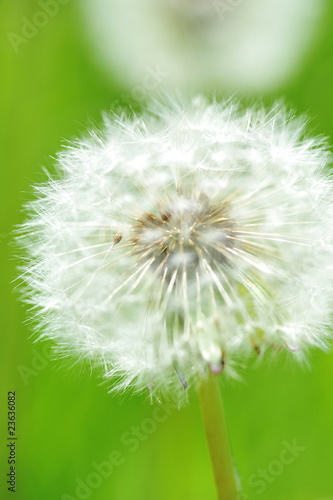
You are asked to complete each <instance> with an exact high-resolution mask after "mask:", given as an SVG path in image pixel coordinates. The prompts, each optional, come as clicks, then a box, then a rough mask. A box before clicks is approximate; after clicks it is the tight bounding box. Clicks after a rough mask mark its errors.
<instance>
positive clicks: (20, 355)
mask: <svg viewBox="0 0 333 500" xmlns="http://www.w3.org/2000/svg"><path fill="white" fill-rule="evenodd" d="M37 10H40V7H39V5H38V2H36V1H35V0H29V2H27V1H23V0H2V1H1V3H0V26H1V37H0V51H1V62H2V64H1V67H2V76H1V79H0V100H1V109H2V112H3V115H2V120H1V122H2V123H1V125H2V131H1V135H0V137H1V139H2V148H1V149H2V154H1V156H2V171H1V188H2V191H1V193H2V194H1V197H0V203H1V212H0V213H1V228H0V247H1V255H2V257H1V272H0V276H1V290H0V293H1V305H2V310H3V314H2V318H3V322H2V337H1V344H0V346H1V347H0V349H1V367H0V370H1V372H0V380H1V389H2V390H1V394H0V398H1V401H0V409H1V411H0V456H1V463H0V498H1V499H6V498H11V497H12V495H13V494H12V493H10V492H7V491H6V489H7V486H6V484H5V481H6V479H5V474H7V472H8V465H7V463H6V461H7V454H8V451H7V450H8V449H7V448H6V441H5V439H6V437H7V418H6V413H7V409H6V401H7V392H8V391H9V390H15V391H16V398H17V435H18V441H17V492H16V498H18V499H19V500H35V499H38V500H39V499H48V500H53V499H59V500H60V499H62V500H66V499H67V500H68V498H72V499H73V498H91V499H92V500H94V499H98V500H104V499H105V500H106V499H108V500H110V499H114V500H127V499H129V500H132V499H133V500H141V499H142V500H143V499H144V500H167V499H168V500H169V499H175V500H181V499H185V500H210V499H214V498H215V496H214V495H215V493H214V487H213V478H212V473H211V469H210V463H209V456H208V451H207V448H206V444H205V440H204V435H203V431H202V426H201V420H200V414H199V410H198V405H197V401H196V397H195V394H192V393H191V394H190V401H191V404H190V405H189V406H188V407H185V408H183V409H182V410H180V411H173V412H172V414H171V415H170V416H169V417H168V418H167V419H166V420H165V421H164V422H160V423H158V424H157V425H156V430H153V432H151V433H150V434H149V433H148V432H144V433H143V434H142V438H140V439H139V441H140V443H139V444H138V446H134V444H133V448H134V447H135V448H137V449H136V450H135V451H132V450H131V447H130V446H128V445H126V444H124V442H123V439H122V437H124V434H125V433H129V434H132V433H133V432H134V431H133V428H135V427H137V426H139V427H140V426H142V425H143V426H144V428H148V427H147V425H148V424H147V421H146V420H145V419H147V418H151V416H152V414H153V411H154V407H153V406H151V405H150V404H149V402H148V401H147V399H146V398H145V397H144V396H135V397H122V398H120V397H111V396H109V395H108V394H107V390H106V387H105V386H103V385H101V381H100V379H99V378H98V374H95V373H93V374H91V373H90V370H89V369H83V368H82V367H80V366H76V367H74V368H72V367H70V366H69V363H67V365H66V367H65V368H64V367H63V366H62V365H61V363H60V362H58V361H54V360H51V359H50V356H49V354H48V346H47V345H46V344H45V345H36V344H33V340H32V339H31V338H29V335H30V334H31V331H30V330H29V327H28V325H26V324H24V321H25V320H26V311H25V308H24V307H23V306H21V305H20V303H19V302H18V300H17V293H16V292H15V290H14V287H15V284H13V283H12V280H13V279H14V278H15V276H16V261H15V258H14V255H15V251H14V250H13V248H12V243H11V242H12V235H11V231H12V229H13V226H14V225H15V224H18V223H20V222H21V221H22V213H21V206H22V204H23V203H24V202H25V201H26V200H28V199H30V198H31V190H30V186H31V184H32V183H35V182H38V181H40V180H42V179H44V174H43V170H42V167H43V166H44V165H45V166H47V167H48V168H50V169H52V159H51V158H50V157H52V156H54V155H55V153H56V152H57V151H58V150H59V148H60V147H61V144H62V141H63V139H64V138H66V139H70V138H74V137H75V136H77V135H81V134H82V133H83V132H84V130H85V129H86V128H88V127H89V126H90V125H91V123H98V122H99V121H100V119H101V111H102V110H109V109H114V108H115V107H116V103H117V101H119V100H120V101H121V100H124V96H123V90H122V89H121V88H119V87H118V88H117V87H116V86H115V85H114V84H112V81H111V79H110V77H109V75H108V74H107V73H106V72H105V71H104V70H103V69H101V68H100V67H99V66H98V65H97V63H96V61H95V55H94V53H93V51H92V48H91V46H90V43H89V41H88V39H87V35H86V33H85V27H84V23H83V20H82V14H81V11H80V8H79V0H72V1H70V2H68V3H67V4H66V5H62V6H61V8H60V11H59V13H58V14H57V16H55V17H54V18H53V19H50V20H49V22H48V24H47V25H46V26H45V27H43V28H41V29H39V31H38V34H37V35H36V36H34V37H33V38H32V39H31V40H30V41H29V43H27V44H22V45H20V50H19V53H18V54H16V53H15V52H14V50H13V48H12V46H11V44H10V42H9V40H8V36H7V35H8V32H14V33H20V30H21V26H22V17H27V18H28V19H31V18H32V16H33V15H34V13H35V12H36V11H37ZM332 23H333V4H332V5H331V6H328V8H327V12H326V15H325V16H324V18H323V21H322V26H321V30H320V34H319V35H318V37H317V38H316V40H315V42H314V43H313V45H312V48H311V50H310V52H309V53H308V57H307V60H306V62H305V64H304V65H303V68H302V71H301V72H299V73H298V74H297V75H296V76H295V77H294V79H293V80H292V81H289V83H288V85H286V86H285V88H282V89H280V91H279V94H278V95H277V94H276V95H274V96H273V95H267V96H265V97H264V101H265V102H266V103H267V104H269V103H271V102H272V101H273V100H274V99H275V98H276V97H280V96H284V97H285V98H286V102H287V103H288V104H290V105H291V106H292V107H293V108H296V109H297V110H298V112H306V113H308V114H309V115H310V116H311V117H313V119H312V120H311V122H310V127H311V128H312V129H313V130H314V131H315V132H316V133H320V134H324V135H325V136H331V137H332V138H333V93H332V83H333V52H332V48H333V31H332ZM311 358H312V359H311V366H312V368H311V370H310V369H302V368H300V367H299V366H292V365H291V364H290V363H286V362H285V361H284V360H283V359H280V360H276V362H274V363H273V364H271V363H266V364H263V365H260V366H255V364H254V365H253V366H251V367H250V368H248V369H247V370H246V371H244V377H243V378H244V381H243V382H241V383H239V382H237V383H236V382H231V383H223V390H224V399H225V406H226V413H227V418H228V421H229V429H230V434H231V439H232V445H233V449H234V452H235V456H236V459H237V465H238V470H239V474H240V476H241V478H242V482H243V485H244V491H245V492H246V494H247V495H248V498H250V499H251V500H255V499H257V498H258V499H262V500H281V499H283V500H298V499H299V500H330V499H333V354H332V353H330V354H327V353H321V352H315V353H313V355H312V356H311ZM146 424H147V425H146ZM135 432H136V431H135ZM129 434H125V435H126V436H128V435H129ZM295 440H296V442H297V444H298V445H299V446H301V447H303V448H305V449H304V450H303V451H301V452H299V456H297V457H295V460H294V461H293V462H292V463H290V464H289V465H285V466H283V467H282V469H283V470H280V469H281V466H279V465H278V464H277V463H276V461H279V457H280V454H281V452H283V450H284V448H285V441H287V442H288V443H290V444H292V443H293V442H294V441H295ZM139 441H138V442H139ZM114 450H119V451H120V452H121V454H122V456H123V460H122V462H123V463H122V464H121V465H119V466H116V467H115V468H114V471H113V472H112V474H111V475H110V476H109V477H108V478H105V479H103V480H102V481H100V482H101V484H99V486H98V487H94V488H91V493H90V492H89V490H86V491H85V492H84V491H83V490H82V491H81V496H77V493H76V488H77V485H78V479H79V480H82V481H83V482H84V483H85V484H87V481H88V482H89V481H94V478H93V476H91V474H92V473H93V472H95V469H94V465H93V463H94V462H97V463H100V462H102V461H106V460H108V457H109V455H110V454H111V453H112V452H113V451H114ZM272 464H273V465H272ZM274 464H275V465H274ZM260 469H269V470H271V471H273V472H274V471H275V476H274V477H273V476H270V478H272V477H273V480H272V481H271V482H269V481H266V484H265V490H264V491H261V490H262V489H263V488H261V487H259V485H258V483H257V475H258V474H259V470H260ZM97 482H98V483H99V481H97ZM94 486H96V485H95V484H94ZM65 494H67V495H69V496H68V497H67V496H66V495H65ZM64 495H65V496H64Z"/></svg>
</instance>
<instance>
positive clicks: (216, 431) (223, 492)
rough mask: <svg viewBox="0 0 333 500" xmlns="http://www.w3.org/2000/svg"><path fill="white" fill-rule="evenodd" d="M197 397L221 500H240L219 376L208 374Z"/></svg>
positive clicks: (199, 388) (199, 387) (200, 386)
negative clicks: (218, 380)
mask: <svg viewBox="0 0 333 500" xmlns="http://www.w3.org/2000/svg"><path fill="white" fill-rule="evenodd" d="M198 396H199V403H200V408H201V414H202V419H203V423H204V427H205V432H206V438H207V443H208V447H209V452H210V458H211V462H212V466H213V472H214V478H215V484H216V489H217V494H218V499H219V500H238V499H239V498H240V497H239V494H238V488H237V482H236V478H235V471H234V465H233V459H232V453H231V447H230V444H229V438H228V431H227V426H226V422H225V417H224V410H223V403H222V398H221V392H220V389H219V385H218V382H217V376H216V375H212V374H209V377H208V378H207V379H204V380H202V381H201V383H200V385H199V386H198Z"/></svg>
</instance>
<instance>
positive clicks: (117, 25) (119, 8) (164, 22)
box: [82, 0, 326, 100]
mask: <svg viewBox="0 0 333 500" xmlns="http://www.w3.org/2000/svg"><path fill="white" fill-rule="evenodd" d="M325 5H326V2H325V0H307V1H306V2H304V1H303V0H293V1H292V2H290V1H289V0H252V1H246V0H113V1H112V2H110V1H109V0H84V2H82V6H83V9H84V13H85V19H86V24H87V28H88V30H89V32H90V35H91V40H92V43H93V44H94V46H95V47H96V49H97V50H96V54H97V55H98V57H99V59H100V61H101V62H102V64H103V65H104V66H105V67H106V68H107V69H108V70H109V71H110V72H111V73H112V76H113V78H118V80H119V82H120V84H123V83H126V84H127V86H128V88H130V89H132V96H133V97H134V98H136V99H138V100H143V99H145V98H146V97H147V96H148V95H150V93H151V91H154V90H158V89H160V88H161V87H162V88H163V87H169V88H171V89H172V88H173V87H175V88H176V89H178V88H179V86H183V85H184V82H185V84H186V85H189V84H191V85H192V86H193V87H194V88H199V89H202V88H207V87H208V88H213V89H215V88H221V86H222V85H223V86H224V88H228V89H231V90H235V89H236V90H238V89H241V90H244V91H246V92H248V91H252V92H260V93H261V92H265V91H272V90H274V89H277V88H279V87H280V86H281V85H283V84H284V83H285V82H286V81H288V80H289V79H290V78H291V77H292V76H293V75H294V74H295V73H296V72H297V71H299V70H300V68H301V67H302V63H303V61H304V59H305V57H306V54H307V52H308V49H309V47H310V46H311V43H312V42H313V40H314V39H315V37H316V34H317V33H318V31H319V29H320V19H321V18H322V14H323V11H324V7H325Z"/></svg>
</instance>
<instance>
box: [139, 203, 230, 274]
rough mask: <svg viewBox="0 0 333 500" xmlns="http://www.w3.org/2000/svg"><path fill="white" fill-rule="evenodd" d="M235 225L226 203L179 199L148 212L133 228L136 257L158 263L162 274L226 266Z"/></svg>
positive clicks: (157, 266) (156, 265) (155, 266)
mask: <svg viewBox="0 0 333 500" xmlns="http://www.w3.org/2000/svg"><path fill="white" fill-rule="evenodd" d="M234 227H235V224H234V223H233V221H232V220H231V218H230V215H229V209H228V206H227V205H226V203H223V202H215V203H212V202H209V200H208V199H207V197H205V196H202V195H200V196H199V198H194V199H192V198H185V197H179V198H177V199H176V200H174V201H173V202H172V203H166V204H165V205H163V206H159V207H158V209H157V210H156V213H153V212H145V213H143V214H142V216H141V217H139V218H137V219H136V222H135V223H134V225H133V228H132V237H131V242H132V244H133V253H134V254H136V255H137V256H138V259H139V260H142V261H144V260H146V261H148V260H150V259H153V261H154V268H155V269H156V268H159V269H160V271H161V273H164V272H165V270H167V272H169V273H170V272H171V273H172V272H173V270H174V269H175V268H180V269H184V268H185V269H187V270H190V269H192V270H193V269H196V268H197V267H198V266H199V264H200V261H201V260H203V261H207V262H209V263H212V262H217V263H226V262H227V257H228V248H231V247H232V246H233V242H234V236H233V233H234Z"/></svg>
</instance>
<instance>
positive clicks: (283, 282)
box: [21, 99, 333, 399]
mask: <svg viewBox="0 0 333 500" xmlns="http://www.w3.org/2000/svg"><path fill="white" fill-rule="evenodd" d="M328 160H329V154H328V152H327V150H326V149H325V147H324V146H323V145H322V144H321V142H320V141H318V140H316V139H306V138H304V124H303V122H302V121H299V120H296V119H294V118H292V117H291V116H290V115H288V114H287V113H286V112H285V111H284V110H282V109H280V108H279V106H276V107H275V108H274V109H272V110H271V111H270V112H269V113H266V112H265V111H264V110H263V109H260V110H250V109H249V110H247V111H246V112H245V113H243V112H241V111H239V109H238V106H237V105H236V104H233V103H230V102H229V103H226V104H218V103H213V104H208V103H205V102H204V101H203V100H201V99H194V100H193V101H191V102H187V103H186V104H184V105H180V104H179V103H178V102H173V101H172V100H170V101H169V102H167V103H165V104H155V106H154V107H153V109H152V111H151V112H150V113H147V114H146V115H143V116H141V115H140V116H134V117H126V116H119V117H117V116H113V115H112V116H109V117H107V118H106V120H105V126H104V129H103V131H102V132H101V133H100V134H97V133H93V134H90V136H89V137H88V138H87V139H83V140H80V141H78V142H77V143H75V144H73V145H72V146H71V147H69V148H67V149H66V150H65V151H64V152H62V153H61V155H60V156H59V160H58V172H59V174H58V176H57V177H54V178H50V179H49V180H48V181H47V182H46V183H45V184H43V185H40V186H38V187H37V188H36V193H37V198H36V199H35V201H33V202H31V203H30V204H29V211H30V215H29V218H28V219H27V221H26V222H25V224H24V226H23V234H21V238H22V245H24V246H25V249H26V252H27V262H26V265H25V266H24V270H23V272H22V278H23V280H24V281H25V282H26V285H27V291H26V300H27V301H28V302H29V303H31V305H32V313H33V315H34V317H35V318H36V319H37V321H38V328H37V331H38V335H39V337H40V338H51V339H54V341H55V342H56V343H57V345H58V350H59V352H61V353H63V354H64V355H67V354H68V355H74V356H77V357H79V358H86V359H88V360H89V361H92V362H93V363H96V364H98V365H101V366H102V367H103V370H104V374H105V376H106V377H107V378H110V379H112V380H113V381H114V380H117V384H116V388H119V389H126V388H130V387H132V388H134V389H135V390H138V391H140V390H147V389H149V391H150V393H151V394H156V395H157V397H159V394H162V393H168V394H173V395H174V396H175V397H176V398H179V399H181V397H182V394H184V393H185V392H186V391H185V390H184V389H186V388H187V387H188V386H189V385H193V382H194V381H196V380H197V379H200V378H202V377H205V374H206V373H208V372H209V371H211V372H213V373H219V372H221V371H222V370H223V369H225V370H226V371H228V370H229V372H230V373H237V366H238V365H239V364H240V363H243V362H244V360H246V358H247V357H249V356H250V355H251V354H252V353H253V352H257V353H258V354H260V356H264V355H265V353H266V352H267V351H275V350H282V349H286V350H289V351H291V352H292V353H294V355H296V356H297V355H301V354H302V353H304V352H305V351H306V350H307V349H308V348H309V347H311V346H317V347H320V348H324V347H325V346H326V344H327V338H328V325H329V322H330V315H331V312H332V252H333V223H332V220H333V190H332V181H331V180H330V178H329V176H328V173H327V171H326V167H327V164H328ZM21 231H22V230H21Z"/></svg>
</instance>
